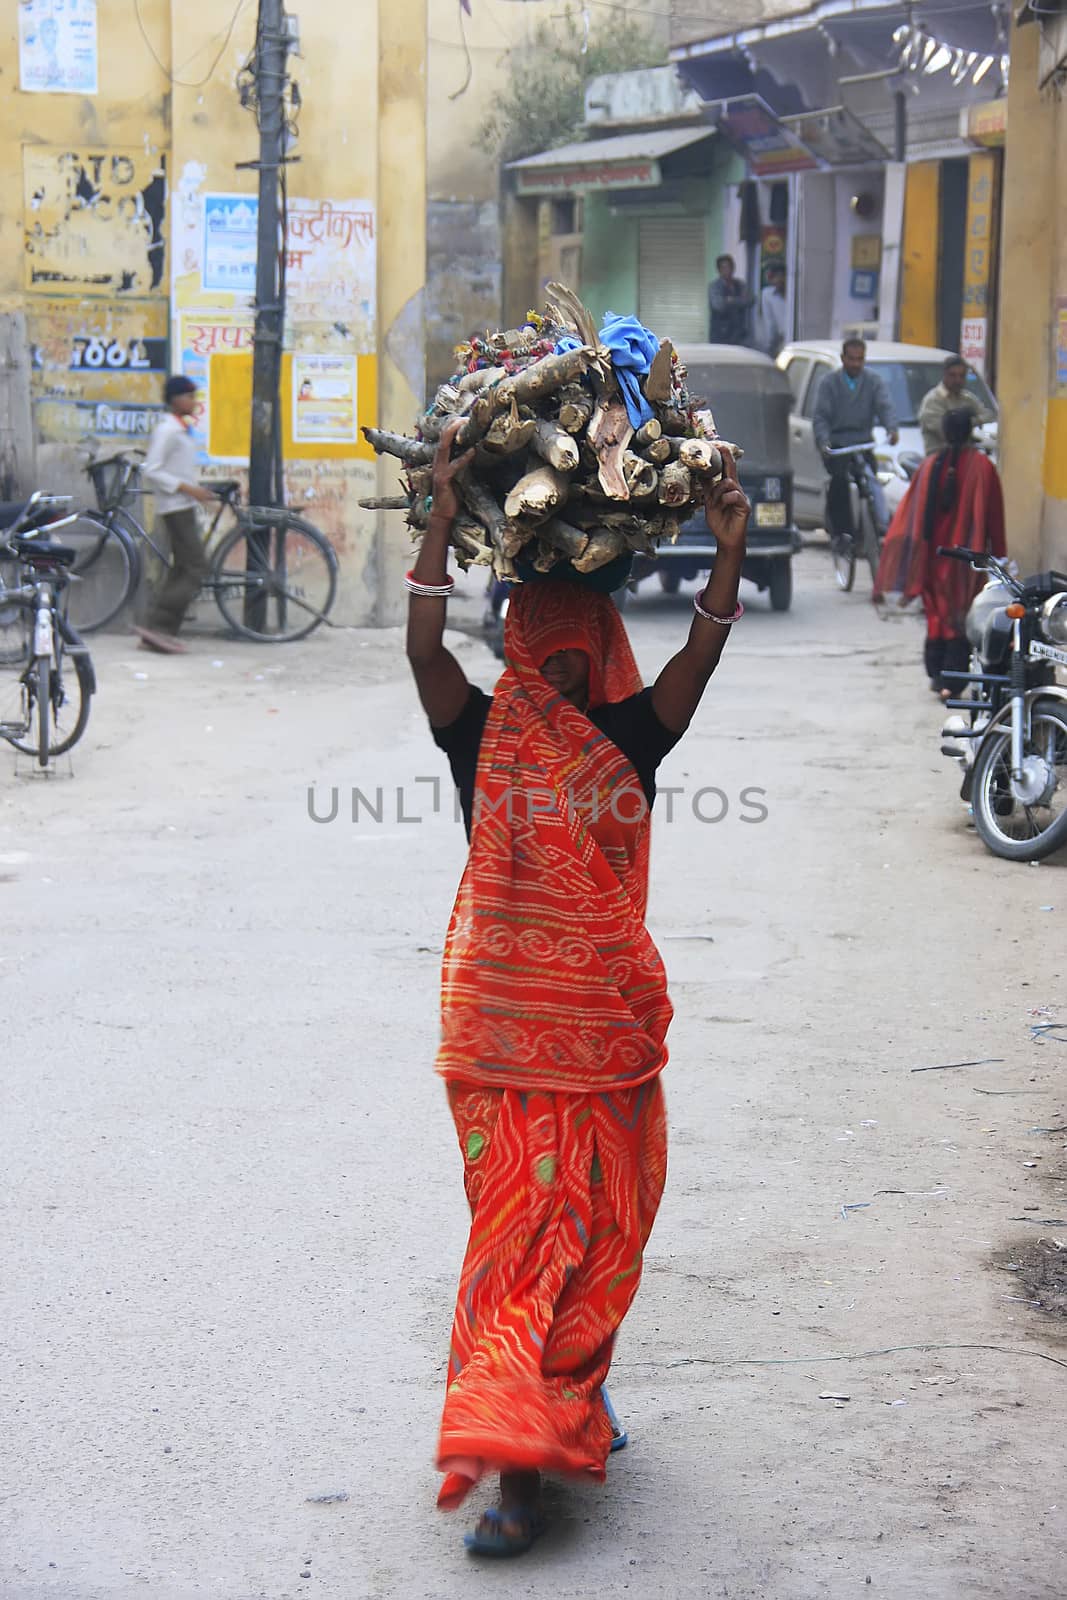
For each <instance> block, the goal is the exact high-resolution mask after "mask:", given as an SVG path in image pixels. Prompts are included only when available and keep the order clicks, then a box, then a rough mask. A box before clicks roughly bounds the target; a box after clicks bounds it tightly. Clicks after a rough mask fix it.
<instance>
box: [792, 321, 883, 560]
mask: <svg viewBox="0 0 1067 1600" xmlns="http://www.w3.org/2000/svg"><path fill="white" fill-rule="evenodd" d="M866 361H867V346H866V344H865V343H864V341H863V340H862V339H846V340H845V342H844V344H843V345H842V346H841V365H840V367H839V368H838V370H837V371H836V372H828V373H827V375H826V377H825V378H824V379H823V380H822V383H821V384H820V385H819V394H818V398H817V400H816V402H815V416H814V419H813V422H814V431H815V443H816V444H817V445H818V447H819V450H820V451H821V452H822V458H823V460H824V461H825V462H826V470H827V471H828V472H829V474H830V486H829V490H828V492H827V497H826V502H827V511H828V514H829V520H830V531H831V533H834V534H836V535H837V536H838V537H839V538H840V537H842V536H843V535H848V536H850V537H853V538H854V537H855V532H856V530H855V528H854V527H853V525H852V496H851V493H850V489H849V485H850V482H851V473H850V470H849V460H850V458H849V457H848V456H839V457H838V458H837V459H836V460H834V459H833V458H832V457H830V456H829V455H828V454H827V452H828V451H830V450H840V449H843V448H846V447H848V446H849V445H857V444H865V443H866V441H867V440H868V439H870V438H872V437H873V429H874V425H875V423H876V422H880V423H881V425H882V427H883V428H884V429H885V430H886V432H887V433H888V435H889V443H890V444H896V442H897V440H898V438H899V437H900V435H899V434H898V432H897V418H896V413H895V411H894V410H893V402H892V400H891V399H890V398H889V390H888V389H887V388H886V386H885V384H884V383H883V382H882V379H881V378H880V377H879V376H878V374H877V373H876V372H871V371H869V370H868V368H867V365H866ZM867 467H868V472H869V474H870V480H871V489H872V492H873V497H874V509H875V516H876V517H877V519H878V532H879V535H882V534H884V533H885V530H886V526H887V523H888V520H889V519H888V517H887V515H886V505H885V496H884V495H883V493H882V486H881V484H880V483H879V482H878V479H877V477H876V476H875V473H874V462H873V461H872V460H871V458H870V457H869V456H868V457H867Z"/></svg>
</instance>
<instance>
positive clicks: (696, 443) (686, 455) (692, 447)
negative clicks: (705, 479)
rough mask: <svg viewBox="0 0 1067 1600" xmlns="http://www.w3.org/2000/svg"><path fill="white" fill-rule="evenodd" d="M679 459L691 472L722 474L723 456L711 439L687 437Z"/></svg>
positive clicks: (713, 475)
mask: <svg viewBox="0 0 1067 1600" xmlns="http://www.w3.org/2000/svg"><path fill="white" fill-rule="evenodd" d="M678 460H679V461H680V462H681V463H682V465H683V467H688V468H689V470H690V472H699V473H703V474H710V475H711V476H712V477H715V478H719V477H721V476H722V456H721V455H720V454H719V452H718V450H717V449H716V448H715V446H714V445H713V444H712V443H711V441H710V439H685V440H683V442H682V446H681V449H680V450H679V451H678Z"/></svg>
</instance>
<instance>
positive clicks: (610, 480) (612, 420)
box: [586, 395, 634, 500]
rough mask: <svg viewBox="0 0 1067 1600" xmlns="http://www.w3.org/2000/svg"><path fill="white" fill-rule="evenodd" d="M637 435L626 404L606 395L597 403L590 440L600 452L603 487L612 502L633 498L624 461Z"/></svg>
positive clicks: (588, 436)
mask: <svg viewBox="0 0 1067 1600" xmlns="http://www.w3.org/2000/svg"><path fill="white" fill-rule="evenodd" d="M633 432H634V430H633V427H632V426H631V424H630V419H629V417H628V416H627V414H626V407H625V406H624V405H623V403H622V401H621V400H617V399H612V400H609V399H607V397H606V396H604V395H602V396H601V397H600V399H599V400H598V401H597V403H596V409H595V411H594V412H593V419H592V421H591V422H590V424H589V427H588V429H587V430H586V437H587V438H588V440H589V443H590V444H591V445H592V447H593V449H594V450H595V451H596V455H597V461H598V462H599V467H600V470H599V477H600V483H601V487H602V488H603V490H604V493H605V494H606V495H608V496H609V498H610V499H612V500H628V499H629V498H630V491H629V489H628V488H627V486H626V478H625V476H624V475H623V470H622V458H623V455H624V453H625V451H626V446H627V445H628V444H629V442H630V440H631V439H632V438H633Z"/></svg>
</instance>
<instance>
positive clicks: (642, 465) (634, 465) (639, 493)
mask: <svg viewBox="0 0 1067 1600" xmlns="http://www.w3.org/2000/svg"><path fill="white" fill-rule="evenodd" d="M622 472H623V477H624V478H625V479H626V487H627V488H628V489H629V491H630V497H631V499H633V500H647V499H649V498H650V497H654V496H655V494H656V490H657V488H658V486H659V479H658V477H657V474H656V469H655V467H654V466H653V465H652V463H651V462H650V461H645V460H644V458H643V457H642V456H639V455H636V454H635V453H634V451H633V450H627V451H626V452H625V454H624V455H623V458H622Z"/></svg>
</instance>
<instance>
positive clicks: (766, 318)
mask: <svg viewBox="0 0 1067 1600" xmlns="http://www.w3.org/2000/svg"><path fill="white" fill-rule="evenodd" d="M759 307H760V329H759V331H760V345H761V346H762V348H763V349H764V350H765V351H766V352H767V354H768V355H769V356H770V358H771V360H772V361H773V360H774V358H775V356H776V355H777V354H778V352H779V350H780V349H781V348H782V346H783V345H784V344H785V341H786V325H785V322H786V310H787V308H786V302H785V268H784V267H783V266H781V265H780V263H778V262H775V263H774V265H773V266H770V267H768V268H767V282H766V285H765V286H764V287H763V288H762V289H761V290H760V297H759Z"/></svg>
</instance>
